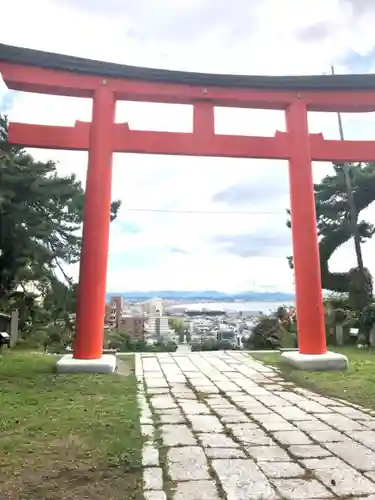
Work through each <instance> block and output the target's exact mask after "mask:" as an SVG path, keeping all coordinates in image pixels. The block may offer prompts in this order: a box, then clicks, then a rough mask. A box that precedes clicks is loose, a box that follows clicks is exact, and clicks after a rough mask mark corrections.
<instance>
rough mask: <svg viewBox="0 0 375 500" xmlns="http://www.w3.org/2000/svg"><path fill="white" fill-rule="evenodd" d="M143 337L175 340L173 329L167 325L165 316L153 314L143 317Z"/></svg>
mask: <svg viewBox="0 0 375 500" xmlns="http://www.w3.org/2000/svg"><path fill="white" fill-rule="evenodd" d="M144 331H145V338H147V339H154V340H156V341H158V342H169V341H172V340H175V337H176V334H175V331H174V330H172V329H171V328H170V327H169V323H168V317H167V316H153V317H148V318H147V319H145V324H144Z"/></svg>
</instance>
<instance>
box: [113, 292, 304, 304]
mask: <svg viewBox="0 0 375 500" xmlns="http://www.w3.org/2000/svg"><path fill="white" fill-rule="evenodd" d="M111 295H120V296H122V297H124V298H125V299H128V300H129V299H133V300H148V299H152V298H154V297H158V298H161V299H165V300H187V301H192V300H204V301H207V302H209V301H215V302H232V301H234V300H243V301H245V302H283V301H291V300H294V298H295V296H294V295H293V294H290V293H284V292H255V291H246V292H239V293H233V294H230V293H224V292H217V291H215V290H204V291H199V290H198V291H191V292H186V291H178V290H150V291H146V292H136V291H134V292H118V293H112V292H108V293H107V299H108V298H109V297H110V296H111Z"/></svg>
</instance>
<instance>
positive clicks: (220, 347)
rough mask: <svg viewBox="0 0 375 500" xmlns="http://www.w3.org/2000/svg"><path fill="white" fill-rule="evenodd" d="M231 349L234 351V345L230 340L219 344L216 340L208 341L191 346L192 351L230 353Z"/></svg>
mask: <svg viewBox="0 0 375 500" xmlns="http://www.w3.org/2000/svg"><path fill="white" fill-rule="evenodd" d="M231 349H233V344H232V342H230V341H228V340H222V341H221V342H219V341H217V340H214V339H206V340H203V342H194V343H193V344H191V350H192V351H229V350H231Z"/></svg>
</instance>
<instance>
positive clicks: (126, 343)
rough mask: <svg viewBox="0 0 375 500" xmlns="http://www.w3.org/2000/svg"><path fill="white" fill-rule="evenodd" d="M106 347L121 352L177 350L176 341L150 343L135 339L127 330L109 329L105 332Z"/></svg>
mask: <svg viewBox="0 0 375 500" xmlns="http://www.w3.org/2000/svg"><path fill="white" fill-rule="evenodd" d="M104 347H105V348H108V349H116V350H118V351H119V352H175V351H176V350H177V344H176V343H175V342H167V343H164V342H157V343H156V344H153V345H149V344H147V343H146V342H145V341H144V340H141V339H134V338H132V337H131V335H129V333H127V332H122V331H118V330H109V331H106V332H105V334H104Z"/></svg>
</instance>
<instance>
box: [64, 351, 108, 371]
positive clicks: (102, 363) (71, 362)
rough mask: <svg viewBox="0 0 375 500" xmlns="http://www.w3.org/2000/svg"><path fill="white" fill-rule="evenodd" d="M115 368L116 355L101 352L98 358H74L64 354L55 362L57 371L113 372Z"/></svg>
mask: <svg viewBox="0 0 375 500" xmlns="http://www.w3.org/2000/svg"><path fill="white" fill-rule="evenodd" d="M115 369H116V356H113V355H112V354H103V356H102V357H101V358H99V359H75V358H73V355H72V354H65V356H63V357H62V358H61V359H59V361H58V362H57V364H56V370H57V371H58V372H59V373H113V372H114V371H115Z"/></svg>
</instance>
